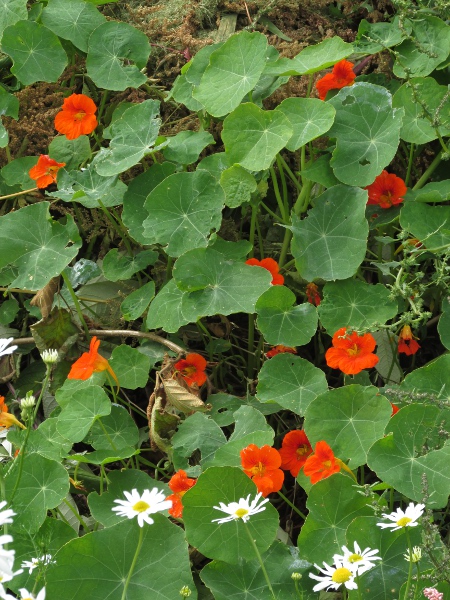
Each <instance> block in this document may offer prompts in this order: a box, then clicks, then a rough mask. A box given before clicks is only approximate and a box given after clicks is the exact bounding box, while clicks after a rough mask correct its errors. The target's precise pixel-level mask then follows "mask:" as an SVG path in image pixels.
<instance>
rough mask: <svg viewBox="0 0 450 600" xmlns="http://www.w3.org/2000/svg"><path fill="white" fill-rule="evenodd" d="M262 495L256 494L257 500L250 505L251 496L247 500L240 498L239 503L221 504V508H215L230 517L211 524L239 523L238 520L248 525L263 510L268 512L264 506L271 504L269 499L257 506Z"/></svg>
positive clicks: (213, 521) (215, 520)
mask: <svg viewBox="0 0 450 600" xmlns="http://www.w3.org/2000/svg"><path fill="white" fill-rule="evenodd" d="M261 496H262V494H261V492H259V494H256V496H255V499H254V500H253V502H252V503H250V494H249V495H248V496H247V498H240V499H239V500H238V501H237V502H230V503H229V504H224V503H223V502H219V504H220V506H214V507H213V508H215V509H216V510H221V511H222V512H224V513H226V514H227V515H229V516H228V517H223V518H221V519H213V520H212V521H211V523H216V522H217V523H219V525H221V524H222V523H229V522H230V521H237V519H242V520H243V521H244V523H246V522H247V521H248V520H249V519H250V517H251V516H252V515H256V513H260V512H262V511H263V510H266V507H265V506H263V504H266V502H269V499H268V498H266V499H265V500H263V501H262V502H261V504H260V505H259V506H257V504H258V502H259V500H260V498H261Z"/></svg>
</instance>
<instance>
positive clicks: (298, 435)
mask: <svg viewBox="0 0 450 600" xmlns="http://www.w3.org/2000/svg"><path fill="white" fill-rule="evenodd" d="M311 453H312V448H311V444H310V443H309V440H308V438H307V437H306V433H305V432H304V431H303V429H296V430H294V431H290V432H289V433H287V434H286V435H285V436H284V438H283V443H282V445H281V448H280V456H281V468H282V469H285V470H288V471H290V472H291V475H293V476H294V477H297V475H298V474H299V473H300V469H301V468H302V467H303V466H304V464H305V462H306V459H307V458H308V456H309V455H310V454H311Z"/></svg>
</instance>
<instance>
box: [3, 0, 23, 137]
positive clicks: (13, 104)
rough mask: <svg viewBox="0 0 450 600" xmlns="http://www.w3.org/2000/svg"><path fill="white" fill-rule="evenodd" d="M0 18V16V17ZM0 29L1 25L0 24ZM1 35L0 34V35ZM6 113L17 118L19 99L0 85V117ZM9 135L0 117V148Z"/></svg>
mask: <svg viewBox="0 0 450 600" xmlns="http://www.w3.org/2000/svg"><path fill="white" fill-rule="evenodd" d="M0 10H1V9H0ZM0 18H1V17H0ZM0 30H1V25H0ZM0 37H1V35H0ZM2 115H6V116H7V117H12V118H13V119H15V120H16V121H17V119H18V118H19V100H18V98H16V96H14V95H13V94H8V92H7V91H6V90H5V89H4V88H3V87H0V117H1V116H2ZM8 141H9V135H8V132H7V130H6V129H5V127H4V125H3V124H2V122H1V118H0V148H4V147H5V146H7V145H8Z"/></svg>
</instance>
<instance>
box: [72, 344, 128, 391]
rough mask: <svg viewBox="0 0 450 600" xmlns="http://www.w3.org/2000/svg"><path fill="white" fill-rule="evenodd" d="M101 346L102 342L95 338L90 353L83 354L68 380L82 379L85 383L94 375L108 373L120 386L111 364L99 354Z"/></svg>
mask: <svg viewBox="0 0 450 600" xmlns="http://www.w3.org/2000/svg"><path fill="white" fill-rule="evenodd" d="M99 346H100V340H98V339H97V338H96V337H93V338H92V340H91V343H90V346H89V352H83V354H82V355H81V356H80V358H79V359H78V360H76V361H75V362H74V363H73V365H72V368H71V369H70V372H69V374H68V375H67V379H82V380H83V381H85V380H86V379H89V377H91V375H92V374H93V373H99V372H100V371H108V373H109V374H110V375H111V377H112V378H113V379H114V381H116V382H117V385H119V382H118V380H117V377H116V374H115V373H114V371H113V370H112V368H111V367H110V365H109V362H108V361H107V360H106V358H104V357H103V356H101V355H100V354H99V353H98V348H99Z"/></svg>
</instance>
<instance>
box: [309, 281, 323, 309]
mask: <svg viewBox="0 0 450 600" xmlns="http://www.w3.org/2000/svg"><path fill="white" fill-rule="evenodd" d="M306 299H307V301H308V302H309V303H310V304H313V305H314V306H319V304H320V302H321V298H320V294H319V288H318V287H317V285H316V284H315V283H308V285H307V286H306Z"/></svg>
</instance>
